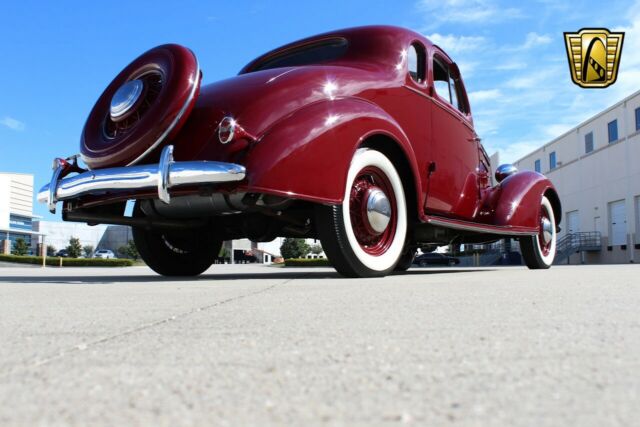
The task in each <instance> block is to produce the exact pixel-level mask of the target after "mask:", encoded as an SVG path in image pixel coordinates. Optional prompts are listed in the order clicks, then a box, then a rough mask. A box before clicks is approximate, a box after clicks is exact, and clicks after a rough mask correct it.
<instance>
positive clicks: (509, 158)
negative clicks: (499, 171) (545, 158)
mask: <svg viewBox="0 0 640 427" xmlns="http://www.w3.org/2000/svg"><path fill="white" fill-rule="evenodd" d="M540 145H541V144H540V141H537V140H523V141H516V142H511V141H509V142H504V141H493V142H485V143H484V146H485V148H486V149H487V152H489V153H494V152H496V151H498V152H499V153H500V163H501V164H503V163H513V162H515V161H516V160H519V159H521V158H523V157H524V156H526V155H527V154H529V153H531V152H532V151H535V150H537V149H538V148H540ZM492 166H493V167H496V166H498V165H492Z"/></svg>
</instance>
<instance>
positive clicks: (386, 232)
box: [316, 148, 407, 277]
mask: <svg viewBox="0 0 640 427" xmlns="http://www.w3.org/2000/svg"><path fill="white" fill-rule="evenodd" d="M316 224H317V230H318V234H319V237H320V240H321V241H322V246H323V248H325V252H326V254H327V256H328V258H329V260H330V261H331V263H332V265H333V266H334V267H335V268H336V270H337V271H338V272H339V273H340V274H342V275H344V276H348V277H372V276H384V275H386V274H388V273H390V272H391V271H393V269H394V267H395V266H396V264H397V263H398V261H399V260H400V258H401V256H402V255H403V253H404V249H405V241H406V237H407V206H406V200H405V194H404V188H403V185H402V180H401V178H400V175H399V174H398V172H397V171H396V168H395V167H394V165H393V163H392V162H391V161H390V160H389V158H387V157H386V156H385V155H384V154H382V153H381V152H379V151H376V150H373V149H366V148H362V149H358V150H357V151H356V153H355V155H354V157H353V159H352V161H351V165H350V166H349V173H348V174H347V182H346V184H345V192H344V200H343V202H342V204H340V205H334V206H318V208H317V214H316Z"/></svg>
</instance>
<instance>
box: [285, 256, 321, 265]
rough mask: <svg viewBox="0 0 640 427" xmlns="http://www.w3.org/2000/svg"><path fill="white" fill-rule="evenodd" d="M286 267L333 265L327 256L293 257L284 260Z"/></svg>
mask: <svg viewBox="0 0 640 427" xmlns="http://www.w3.org/2000/svg"><path fill="white" fill-rule="evenodd" d="M284 266H285V267H331V263H330V262H329V260H328V259H327V258H316V259H308V258H291V259H285V260H284Z"/></svg>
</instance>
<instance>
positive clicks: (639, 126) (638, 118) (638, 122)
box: [636, 108, 640, 130]
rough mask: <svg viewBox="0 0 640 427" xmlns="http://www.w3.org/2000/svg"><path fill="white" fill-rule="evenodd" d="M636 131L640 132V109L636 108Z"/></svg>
mask: <svg viewBox="0 0 640 427" xmlns="http://www.w3.org/2000/svg"><path fill="white" fill-rule="evenodd" d="M636 130H640V108H636Z"/></svg>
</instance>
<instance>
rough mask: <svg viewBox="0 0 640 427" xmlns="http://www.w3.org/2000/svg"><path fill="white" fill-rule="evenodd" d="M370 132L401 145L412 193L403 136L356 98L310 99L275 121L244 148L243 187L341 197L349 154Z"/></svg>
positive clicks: (323, 199)
mask: <svg viewBox="0 0 640 427" xmlns="http://www.w3.org/2000/svg"><path fill="white" fill-rule="evenodd" d="M373 136H385V137H387V139H389V140H393V141H394V142H395V143H396V144H397V145H398V147H399V148H400V149H401V150H402V152H403V153H404V155H405V157H406V159H407V163H408V164H409V167H410V169H411V172H412V174H411V175H412V178H413V180H414V184H415V185H414V186H412V188H415V191H416V193H417V194H416V196H418V195H419V194H420V192H421V186H420V183H419V180H417V179H416V177H417V176H418V173H417V171H418V167H417V164H416V159H415V155H414V153H413V149H412V148H411V145H410V143H409V140H408V138H407V136H406V135H405V134H404V132H403V131H402V129H401V128H400V126H399V125H398V124H397V123H396V122H395V120H394V119H393V118H392V117H391V116H390V115H388V114H387V113H386V112H385V111H384V110H382V109H381V108H380V107H378V106H376V105H374V104H371V103H369V102H367V101H364V100H361V99H356V98H342V99H335V100H330V101H321V102H316V103H314V104H311V105H309V106H306V107H304V108H302V109H300V110H298V111H296V112H295V113H293V114H291V115H290V116H288V117H286V118H284V119H282V120H280V121H279V122H278V123H277V124H275V125H274V126H273V127H272V128H271V129H270V130H269V131H268V132H267V133H266V134H265V135H264V136H263V137H262V138H261V139H260V141H259V142H257V143H256V144H254V145H253V147H251V148H250V151H249V153H248V154H247V158H246V161H245V166H246V169H247V190H248V191H252V192H266V193H271V194H278V195H284V196H289V197H292V198H298V199H303V200H309V201H314V202H320V203H327V204H336V203H341V202H342V200H343V197H344V189H345V181H346V179H347V172H348V169H349V164H350V163H351V159H352V158H353V155H354V153H355V151H356V149H357V148H358V146H360V144H362V143H363V142H364V141H365V140H367V139H368V138H370V137H373ZM396 166H397V165H396Z"/></svg>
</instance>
